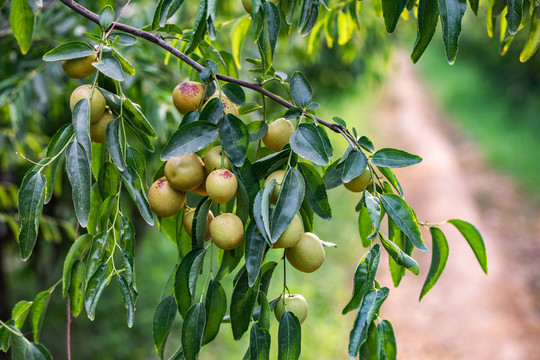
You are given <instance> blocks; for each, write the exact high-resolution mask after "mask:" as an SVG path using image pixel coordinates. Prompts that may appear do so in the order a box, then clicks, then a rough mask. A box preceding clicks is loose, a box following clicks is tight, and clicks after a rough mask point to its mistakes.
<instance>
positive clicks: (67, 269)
mask: <svg viewBox="0 0 540 360" xmlns="http://www.w3.org/2000/svg"><path fill="white" fill-rule="evenodd" d="M92 239H93V237H92V235H90V234H84V235H81V236H79V237H78V238H77V240H75V242H74V243H73V244H72V245H71V247H70V248H69V251H68V253H67V255H66V258H65V260H64V267H63V271H62V296H64V297H66V295H67V291H68V289H69V284H70V282H71V268H72V267H73V264H75V262H76V261H78V260H80V259H82V258H83V257H84V256H85V254H86V252H87V251H88V250H90V246H91V244H92Z"/></svg>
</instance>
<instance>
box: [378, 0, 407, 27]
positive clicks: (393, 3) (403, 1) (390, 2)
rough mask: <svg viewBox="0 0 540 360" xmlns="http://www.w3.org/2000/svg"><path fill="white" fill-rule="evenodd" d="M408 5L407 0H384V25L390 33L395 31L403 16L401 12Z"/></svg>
mask: <svg viewBox="0 0 540 360" xmlns="http://www.w3.org/2000/svg"><path fill="white" fill-rule="evenodd" d="M405 6H407V0H384V1H382V11H383V18H384V25H385V26H386V31H387V32H388V33H392V32H394V30H395V29H396V25H397V23H398V21H399V18H400V17H401V13H402V12H403V10H404V9H405Z"/></svg>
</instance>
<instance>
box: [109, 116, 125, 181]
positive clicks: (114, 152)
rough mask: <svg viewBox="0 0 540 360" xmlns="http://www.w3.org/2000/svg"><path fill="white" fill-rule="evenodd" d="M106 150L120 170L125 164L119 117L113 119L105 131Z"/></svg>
mask: <svg viewBox="0 0 540 360" xmlns="http://www.w3.org/2000/svg"><path fill="white" fill-rule="evenodd" d="M105 139H106V145H107V151H108V152H109V155H110V156H111V159H112V161H113V162H114V164H115V165H116V166H117V167H118V169H119V170H120V171H123V170H124V168H125V166H126V155H125V154H126V153H125V146H126V139H125V138H124V131H123V123H122V120H121V119H120V118H116V119H113V120H112V121H111V122H110V123H109V125H108V126H107V130H106V132H105Z"/></svg>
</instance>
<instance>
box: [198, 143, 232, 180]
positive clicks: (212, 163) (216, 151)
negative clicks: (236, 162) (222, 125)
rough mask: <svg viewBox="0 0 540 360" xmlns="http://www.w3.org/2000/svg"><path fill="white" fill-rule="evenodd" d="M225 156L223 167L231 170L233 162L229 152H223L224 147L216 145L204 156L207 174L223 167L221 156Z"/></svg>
mask: <svg viewBox="0 0 540 360" xmlns="http://www.w3.org/2000/svg"><path fill="white" fill-rule="evenodd" d="M222 156H223V168H224V169H227V170H231V162H230V161H229V157H228V156H227V154H223V148H222V147H221V146H214V147H213V148H211V149H210V150H208V152H207V153H206V155H205V156H204V170H205V171H206V174H207V175H208V174H210V173H211V172H212V171H214V170H217V169H221V157H222Z"/></svg>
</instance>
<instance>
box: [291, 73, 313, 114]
mask: <svg viewBox="0 0 540 360" xmlns="http://www.w3.org/2000/svg"><path fill="white" fill-rule="evenodd" d="M290 93H291V97H292V99H293V101H294V103H295V104H296V105H298V106H300V107H301V108H305V107H306V106H308V105H309V104H310V103H311V99H312V91H311V85H310V84H309V82H308V81H307V79H306V77H305V76H304V74H302V73H301V72H300V71H296V72H295V73H294V74H292V76H291V81H290Z"/></svg>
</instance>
